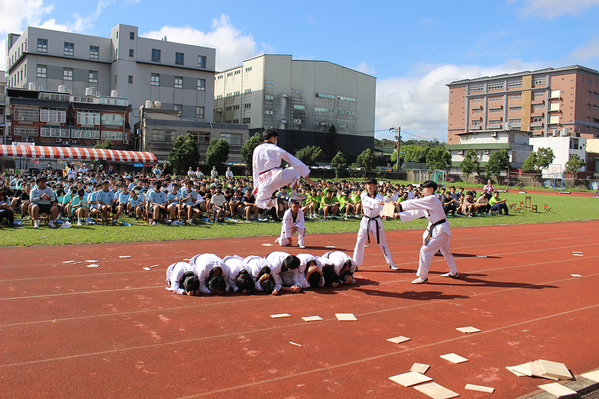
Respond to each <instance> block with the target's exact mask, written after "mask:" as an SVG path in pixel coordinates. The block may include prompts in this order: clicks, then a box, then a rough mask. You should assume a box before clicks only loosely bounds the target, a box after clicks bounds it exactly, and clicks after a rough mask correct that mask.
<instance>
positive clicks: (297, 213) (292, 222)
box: [275, 201, 306, 248]
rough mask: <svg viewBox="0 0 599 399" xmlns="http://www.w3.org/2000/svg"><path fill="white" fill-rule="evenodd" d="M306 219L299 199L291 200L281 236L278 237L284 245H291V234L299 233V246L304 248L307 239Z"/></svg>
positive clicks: (278, 240)
mask: <svg viewBox="0 0 599 399" xmlns="http://www.w3.org/2000/svg"><path fill="white" fill-rule="evenodd" d="M304 223H306V219H305V218H304V211H302V210H301V209H300V203H299V201H291V207H290V208H289V209H287V210H286V211H285V214H284V215H283V220H282V222H281V236H280V237H279V238H277V239H276V241H275V243H278V244H279V245H280V246H282V247H286V246H291V235H292V234H293V233H297V246H298V247H300V248H304V241H305V239H306V225H305V224H304Z"/></svg>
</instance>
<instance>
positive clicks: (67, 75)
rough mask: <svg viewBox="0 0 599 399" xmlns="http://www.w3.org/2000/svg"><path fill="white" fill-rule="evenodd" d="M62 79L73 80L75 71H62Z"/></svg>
mask: <svg viewBox="0 0 599 399" xmlns="http://www.w3.org/2000/svg"><path fill="white" fill-rule="evenodd" d="M62 79H63V80H73V69H72V68H64V69H63V70H62Z"/></svg>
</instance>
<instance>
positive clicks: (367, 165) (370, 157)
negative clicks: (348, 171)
mask: <svg viewBox="0 0 599 399" xmlns="http://www.w3.org/2000/svg"><path fill="white" fill-rule="evenodd" d="M356 163H357V164H358V165H359V166H360V167H361V168H364V169H366V170H372V169H374V168H375V166H376V161H375V159H374V153H373V152H372V149H370V148H367V149H365V150H364V151H362V153H361V154H360V155H358V157H357V158H356Z"/></svg>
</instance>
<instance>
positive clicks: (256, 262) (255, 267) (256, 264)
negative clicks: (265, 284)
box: [243, 255, 274, 291]
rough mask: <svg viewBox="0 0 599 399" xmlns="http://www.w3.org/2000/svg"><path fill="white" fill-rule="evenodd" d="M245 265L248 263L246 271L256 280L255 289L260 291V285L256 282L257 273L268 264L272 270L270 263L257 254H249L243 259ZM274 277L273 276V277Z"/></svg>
mask: <svg viewBox="0 0 599 399" xmlns="http://www.w3.org/2000/svg"><path fill="white" fill-rule="evenodd" d="M243 261H244V262H245V264H246V265H248V267H249V269H248V271H249V272H250V274H251V275H252V277H253V278H254V281H256V290H258V291H262V286H261V285H260V283H259V282H258V275H259V274H260V271H261V270H262V268H263V267H264V266H268V268H269V269H270V270H272V265H271V264H270V263H269V262H268V261H267V260H266V259H264V258H261V257H259V256H257V255H250V256H248V257H247V258H245V259H244V260H243ZM273 278H274V277H273Z"/></svg>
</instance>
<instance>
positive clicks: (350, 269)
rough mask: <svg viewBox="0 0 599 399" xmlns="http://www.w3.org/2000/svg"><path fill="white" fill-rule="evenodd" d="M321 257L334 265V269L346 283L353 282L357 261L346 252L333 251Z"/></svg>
mask: <svg viewBox="0 0 599 399" xmlns="http://www.w3.org/2000/svg"><path fill="white" fill-rule="evenodd" d="M321 258H325V259H328V262H327V263H328V264H331V265H333V270H334V271H335V274H337V275H338V276H339V278H340V280H341V281H342V282H343V283H344V284H353V283H355V282H356V281H355V280H354V273H355V271H356V268H357V265H356V262H355V261H354V260H353V259H352V258H350V257H349V255H347V254H346V253H345V252H341V251H331V252H327V253H325V254H324V255H322V257H321Z"/></svg>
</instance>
